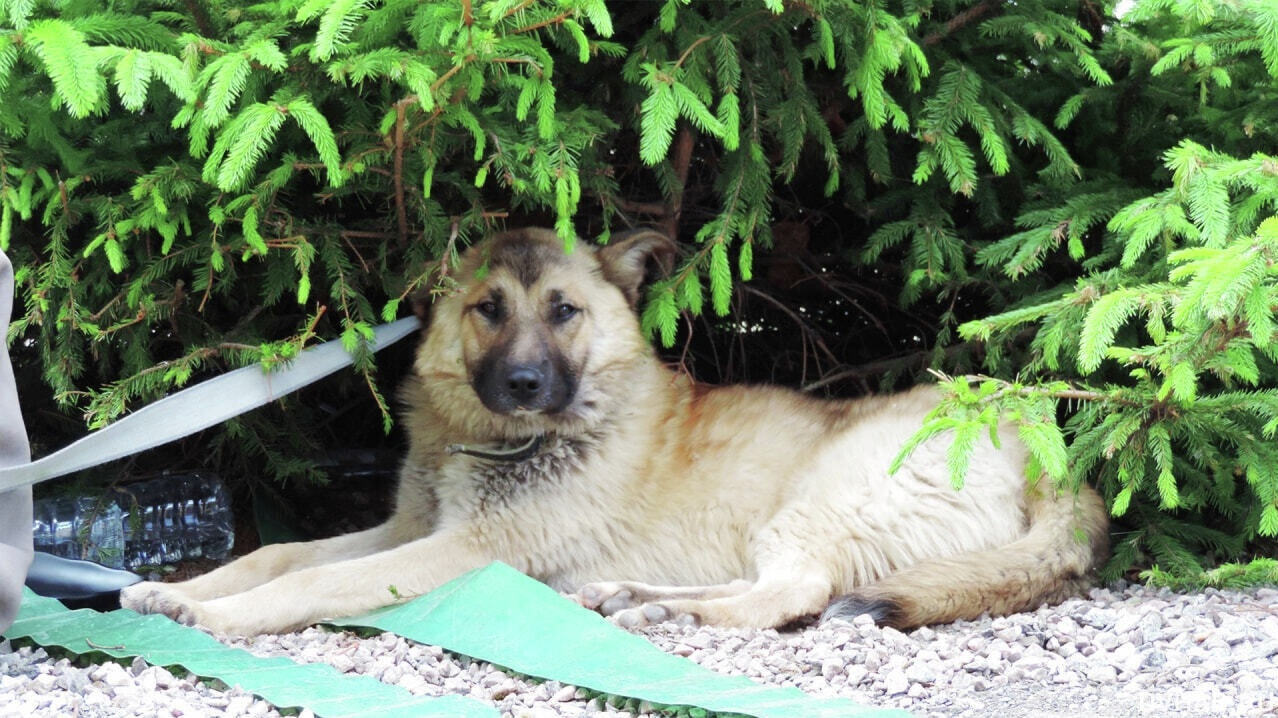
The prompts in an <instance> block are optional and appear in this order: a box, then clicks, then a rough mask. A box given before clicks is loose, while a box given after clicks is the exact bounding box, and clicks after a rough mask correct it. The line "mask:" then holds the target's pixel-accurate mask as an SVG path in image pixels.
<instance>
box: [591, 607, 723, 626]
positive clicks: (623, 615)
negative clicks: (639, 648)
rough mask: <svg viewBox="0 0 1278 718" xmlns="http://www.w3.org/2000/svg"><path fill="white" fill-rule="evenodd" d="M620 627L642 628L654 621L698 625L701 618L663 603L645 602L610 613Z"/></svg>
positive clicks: (654, 622)
mask: <svg viewBox="0 0 1278 718" xmlns="http://www.w3.org/2000/svg"><path fill="white" fill-rule="evenodd" d="M611 615H612V619H613V620H614V621H616V622H617V625H618V626H621V627H622V628H643V627H644V626H651V625H653V624H656V623H667V622H669V623H674V624H676V625H679V626H699V625H701V618H700V616H698V615H697V614H695V613H683V612H679V611H676V610H674V609H673V608H671V607H670V606H668V605H666V604H663V603H645V604H643V605H641V606H636V607H634V608H627V609H625V610H621V611H617V612H616V613H613V614H611Z"/></svg>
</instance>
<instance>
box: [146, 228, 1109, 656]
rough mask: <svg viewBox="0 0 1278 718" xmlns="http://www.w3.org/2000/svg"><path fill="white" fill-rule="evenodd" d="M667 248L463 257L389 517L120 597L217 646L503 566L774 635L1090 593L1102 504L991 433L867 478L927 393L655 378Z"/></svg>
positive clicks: (620, 609) (600, 605) (619, 241)
mask: <svg viewBox="0 0 1278 718" xmlns="http://www.w3.org/2000/svg"><path fill="white" fill-rule="evenodd" d="M672 254H673V245H672V244H671V243H670V241H669V240H668V239H666V238H665V237H664V236H662V235H659V234H657V233H655V232H651V231H639V232H636V233H631V234H629V235H628V236H623V237H618V238H616V239H614V241H613V242H612V243H611V244H609V245H608V246H606V247H603V248H599V249H596V248H593V247H588V246H578V247H577V249H576V250H575V251H573V252H571V253H565V252H564V251H563V249H562V245H561V242H560V240H559V239H558V238H556V237H555V235H554V234H553V233H552V232H549V231H547V230H541V229H527V230H522V231H513V232H508V233H505V234H501V235H498V236H496V237H493V238H490V239H489V240H487V241H485V242H482V243H480V244H478V245H476V246H475V247H474V248H472V249H471V250H469V251H468V252H467V253H466V255H465V257H464V261H463V265H462V268H461V270H460V272H459V274H458V275H457V276H458V277H459V281H460V286H459V287H458V289H457V291H455V292H454V293H452V294H450V295H448V296H445V297H443V298H441V299H439V300H437V301H436V302H435V303H434V305H433V307H432V308H431V316H430V317H429V321H428V326H427V329H426V331H425V339H424V341H423V343H422V345H421V348H420V350H419V353H418V355H417V360H416V364H415V374H416V376H415V378H414V380H413V381H412V382H411V386H409V387H408V388H407V390H406V392H405V394H406V400H407V405H408V414H407V429H408V435H409V438H410V446H409V453H408V456H407V459H406V461H405V462H404V467H403V470H402V473H401V478H400V486H399V492H398V496H397V503H396V507H395V512H394V515H393V516H392V517H391V518H390V520H388V521H387V522H386V523H385V524H383V525H382V526H379V527H377V528H373V529H369V530H367V531H362V532H359V533H355V534H350V535H347V536H340V537H337V538H331V539H324V540H320V541H313V542H309V543H293V544H280V545H274V546H266V547H264V548H262V549H260V550H258V551H255V552H253V553H252V554H250V555H248V556H245V557H244V558H241V559H239V560H237V561H235V562H233V563H231V564H229V565H227V566H224V567H222V568H220V569H218V570H216V571H213V572H212V573H209V574H207V575H204V576H201V577H198V578H195V579H193V580H190V581H186V582H184V583H178V584H156V583H143V584H138V585H136V586H133V587H130V588H127V589H125V591H124V592H123V594H122V596H121V600H122V602H123V604H124V605H125V606H126V607H129V608H133V609H135V610H137V611H140V612H144V613H164V614H167V615H169V616H171V617H173V618H176V619H178V620H181V621H183V622H186V623H188V624H189V623H196V624H201V625H203V626H205V627H207V628H209V629H211V630H213V631H217V632H222V633H233V634H255V633H263V632H278V631H287V630H290V629H295V628H298V627H300V626H305V625H307V624H309V623H312V622H315V621H319V620H321V619H324V618H326V617H334V616H343V615H351V614H356V613H360V612H363V611H368V610H370V609H373V608H377V607H379V606H382V605H385V604H389V603H394V602H397V601H401V600H405V599H407V598H409V597H412V596H417V595H420V594H422V593H425V592H427V591H430V590H431V589H433V588H435V587H437V586H439V585H440V584H442V583H444V582H446V581H448V580H450V579H452V578H455V577H457V576H459V575H461V574H462V573H464V572H466V571H468V570H470V569H474V568H478V567H480V566H484V565H486V564H487V563H489V562H491V561H494V560H501V561H504V562H506V563H508V564H510V565H512V566H514V567H516V568H518V569H519V570H521V571H524V572H525V573H527V574H529V575H531V576H534V577H536V578H539V579H541V580H543V581H545V582H547V583H549V584H550V585H551V586H553V587H555V588H557V589H560V590H562V591H576V592H577V593H576V596H577V598H578V600H579V601H580V602H581V603H583V604H584V605H586V606H588V607H590V608H597V609H599V610H601V611H603V612H604V613H607V614H614V615H616V617H617V620H618V621H619V622H620V623H621V624H622V625H626V626H636V625H642V624H645V623H648V622H655V621H665V620H675V621H683V622H700V623H704V624H710V625H722V626H756V627H772V626H780V625H783V624H785V623H787V622H790V621H793V620H794V619H797V618H801V617H804V616H808V615H812V614H816V613H819V612H821V611H822V610H823V609H826V608H827V606H830V607H831V611H832V612H833V613H835V614H839V615H848V614H856V613H862V612H868V613H870V614H871V615H873V616H874V617H875V618H876V619H878V620H879V621H880V622H883V623H887V624H890V625H893V626H897V627H909V626H917V625H922V624H928V623H940V622H946V621H953V620H956V619H960V618H975V617H976V616H979V615H980V614H982V613H984V612H987V611H988V612H991V613H996V614H999V613H1008V612H1013V611H1020V610H1025V609H1029V608H1033V607H1036V606H1038V605H1039V604H1041V603H1043V602H1050V601H1058V600H1062V599H1064V598H1065V597H1067V596H1069V595H1071V594H1074V593H1075V592H1077V591H1079V590H1080V589H1082V588H1083V587H1085V586H1086V585H1087V584H1088V583H1089V581H1090V578H1091V573H1092V572H1093V569H1094V567H1095V566H1096V564H1097V561H1098V560H1099V558H1100V557H1101V556H1102V555H1103V554H1104V552H1105V550H1106V514H1105V511H1104V507H1103V505H1102V503H1101V501H1100V499H1099V497H1098V496H1097V495H1096V494H1095V492H1094V491H1092V490H1090V489H1087V488H1084V489H1083V490H1082V491H1081V492H1080V493H1078V494H1073V493H1066V494H1064V495H1060V494H1059V493H1058V492H1057V491H1055V490H1054V489H1053V487H1051V486H1049V485H1048V483H1049V482H1048V481H1046V480H1040V481H1038V482H1037V483H1036V485H1032V484H1027V482H1026V477H1025V466H1026V459H1027V452H1026V450H1025V448H1024V447H1023V446H1022V445H1021V444H1020V443H1019V442H1017V441H1016V439H1015V438H1014V437H1015V431H1014V429H1013V428H1012V427H1006V428H1005V430H1004V431H1002V432H1001V434H1000V435H1001V439H1002V441H1001V448H995V447H994V446H993V445H992V444H991V443H989V442H988V441H983V442H982V443H980V444H979V445H978V446H977V448H976V451H975V454H974V455H973V457H972V460H971V469H970V470H969V472H968V474H967V478H966V484H965V486H964V487H963V489H962V490H958V491H956V490H954V489H953V488H951V486H950V482H949V476H948V471H947V468H946V461H945V453H946V449H947V447H948V445H949V437H948V436H945V435H942V436H940V437H939V438H936V439H933V440H931V441H928V442H925V443H924V444H923V445H921V446H919V447H918V448H917V449H916V450H915V451H914V453H913V455H912V456H911V457H910V458H909V459H908V461H906V462H905V464H904V466H903V467H902V468H901V469H900V470H899V471H898V472H897V473H895V474H892V475H889V474H888V466H889V464H890V463H891V461H892V459H893V457H894V456H895V455H896V454H897V451H898V449H899V448H900V447H901V445H902V443H903V442H904V441H905V439H906V438H907V437H909V436H910V435H911V434H912V433H913V432H914V431H915V430H916V429H918V428H919V426H920V424H921V421H922V418H923V416H924V415H925V414H926V413H927V412H928V411H929V410H930V409H931V408H932V407H933V406H934V405H935V403H936V393H935V391H934V390H933V389H931V388H922V387H921V388H916V389H914V390H912V391H908V392H905V393H903V394H897V395H893V396H882V397H874V398H867V399H860V400H856V401H824V400H817V399H813V398H810V397H807V396H804V395H801V394H798V393H795V392H793V391H789V390H786V389H780V388H773V387H742V386H727V387H712V386H707V385H704V384H699V383H697V382H695V381H693V380H692V379H690V378H689V377H687V376H686V375H684V374H681V373H677V372H672V371H670V370H669V369H667V368H666V367H665V366H664V365H662V364H661V363H660V362H659V361H658V360H657V358H656V357H655V355H654V353H653V351H652V349H651V347H650V346H649V345H648V343H647V342H646V341H645V339H644V336H643V334H642V333H641V332H640V330H639V326H638V322H637V321H636V316H635V307H636V304H637V302H638V297H639V296H640V289H641V285H642V282H643V279H644V274H645V268H646V267H648V266H649V265H650V262H651V260H653V259H657V260H663V259H664V260H668V259H669V258H670V256H672ZM533 436H542V437H544V441H543V443H542V445H541V446H540V448H539V449H538V451H537V452H536V453H535V454H534V455H532V456H531V457H529V458H525V459H522V460H516V461H511V460H496V459H492V458H480V457H476V456H473V455H468V454H465V453H450V449H449V447H450V445H454V444H464V445H468V446H470V447H488V448H489V449H493V448H496V447H501V446H513V445H517V444H521V443H523V442H524V441H525V440H526V439H528V438H529V437H533ZM639 582H642V583H639ZM839 596H844V598H843V599H841V600H839V601H836V602H835V603H834V604H831V600H832V599H834V598H835V597H839Z"/></svg>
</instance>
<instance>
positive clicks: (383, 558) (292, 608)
mask: <svg viewBox="0 0 1278 718" xmlns="http://www.w3.org/2000/svg"><path fill="white" fill-rule="evenodd" d="M493 558H494V557H490V556H487V555H485V553H484V552H482V551H480V550H479V549H478V548H477V547H476V546H475V545H474V543H473V542H472V541H471V540H470V539H469V536H467V535H466V534H464V533H462V532H441V533H437V534H433V535H431V536H427V537H426V538H422V539H418V540H416V541H413V542H411V543H407V544H404V545H402V546H398V547H396V548H393V549H390V550H387V551H383V552H381V553H376V554H372V555H370V556H364V557H361V558H355V559H350V560H346V561H338V562H336V563H331V564H326V565H322V566H313V567H311V568H305V569H302V570H299V571H294V572H292V573H287V574H284V575H282V576H280V577H278V578H275V579H274V580H271V581H269V582H267V583H264V584H262V585H261V586H258V587H256V588H253V589H250V590H247V591H244V592H242V593H237V594H233V595H230V596H224V597H222V598H217V599H213V600H210V601H187V602H184V603H183V604H182V605H173V606H169V607H167V608H166V609H165V610H164V611H163V612H164V613H165V614H167V615H169V616H170V617H171V618H174V619H175V620H178V621H180V622H182V623H186V624H188V625H192V624H195V625H200V626H203V627H205V628H207V629H209V630H211V631H213V632H215V633H225V634H231V635H241V636H249V635H255V634H258V633H283V632H287V631H292V630H295V629H298V628H302V627H304V626H307V625H309V624H312V623H315V622H317V621H320V620H323V619H325V618H337V617H341V616H353V615H357V614H360V613H364V612H366V611H371V610H373V609H375V608H379V607H381V606H385V605H388V604H392V603H398V602H401V601H404V600H407V599H410V598H413V597H415V596H419V595H421V594H424V593H426V592H428V591H431V590H433V589H435V588H436V587H438V586H440V585H441V584H443V583H446V582H447V581H450V580H452V579H454V578H456V577H458V576H460V575H461V574H463V573H465V572H467V571H469V570H471V569H475V568H479V567H482V566H485V565H487V564H488V563H489V562H491V560H492V559H493Z"/></svg>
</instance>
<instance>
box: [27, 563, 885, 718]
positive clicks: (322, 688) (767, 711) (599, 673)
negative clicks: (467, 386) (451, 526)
mask: <svg viewBox="0 0 1278 718" xmlns="http://www.w3.org/2000/svg"><path fill="white" fill-rule="evenodd" d="M331 623H332V624H334V625H338V626H362V627H368V628H375V629H379V630H382V631H389V632H391V633H395V634H398V635H400V636H403V637H405V638H408V639H411V640H414V641H418V642H420V643H426V644H431V645H437V646H441V647H443V648H445V649H447V650H450V651H453V652H455V653H460V654H462V655H466V656H470V657H472V658H476V659H479V660H484V661H488V662H490V663H494V664H496V665H498V666H502V667H504V668H507V669H510V670H513V671H516V672H519V673H523V674H526V675H529V676H533V677H536V678H543V679H547V680H556V681H559V682H561V683H567V684H571V685H576V686H582V687H585V688H589V689H591V690H594V691H598V692H600V693H605V694H609V695H615V696H623V697H626V698H637V699H639V700H646V701H649V702H651V703H654V704H657V705H664V706H679V707H688V708H701V709H704V710H706V711H713V712H721V713H739V714H744V715H749V716H757V717H758V718H773V717H784V718H791V717H793V716H804V717H812V718H825V717H831V718H832V717H834V716H840V717H845V716H875V717H876V718H877V717H879V716H903V715H908V714H906V713H904V712H902V711H894V710H885V709H878V708H866V707H864V706H860V705H857V704H856V703H853V702H852V701H850V700H846V699H840V698H814V697H812V696H809V695H807V694H805V693H803V692H802V691H800V690H798V689H797V688H778V687H773V686H762V685H759V684H757V683H754V682H753V681H751V680H750V679H748V678H745V677H743V676H724V675H720V674H718V673H715V672H713V671H710V670H708V669H706V668H703V667H701V666H699V665H697V664H696V663H693V662H692V661H689V660H687V659H684V658H680V657H678V656H672V655H669V654H667V653H664V652H662V651H661V650H660V649H658V648H656V647H655V646H653V645H652V644H651V643H649V642H648V641H647V640H645V639H644V638H643V637H641V636H636V635H633V634H630V633H627V632H625V631H623V630H620V629H618V628H616V627H615V626H613V625H612V624H610V623H608V622H607V621H606V620H604V619H603V618H602V617H601V616H599V615H598V614H596V613H594V612H593V611H588V610H586V609H584V608H581V607H580V606H577V605H576V604H574V603H572V602H571V601H567V600H565V599H564V598H563V597H562V596H560V595H558V594H557V593H555V592H554V591H553V590H551V589H550V588H548V587H547V586H545V585H544V584H542V583H539V582H537V581H535V580H533V579H531V578H528V577H527V576H524V575H523V574H521V573H519V572H518V571H515V570H514V569H512V568H510V567H509V566H506V565H504V564H500V563H495V564H492V565H490V566H488V567H486V568H483V569H479V570H476V571H472V572H470V573H468V574H466V575H464V576H462V577H460V578H458V579H456V580H454V581H451V582H449V583H448V584H445V585H444V586H442V587H440V588H439V589H436V590H435V591H432V592H431V593H429V594H427V595H425V596H422V597H421V598H418V599H416V600H413V601H410V602H408V603H405V604H401V605H398V606H392V607H388V608H384V609H381V610H378V611H374V612H373V613H369V614H367V615H364V616H359V617H355V618H348V619H341V620H336V621H332V622H331ZM5 635H6V636H8V637H10V638H30V639H31V640H33V641H35V642H36V643H39V644H41V645H47V646H49V645H56V646H62V647H63V648H66V649H68V650H70V651H73V652H75V653H89V652H92V651H100V652H102V653H106V654H109V655H111V656H115V657H117V658H123V657H131V656H141V657H142V658H143V659H144V660H146V661H147V662H148V663H152V664H155V665H162V666H182V667H183V668H185V669H186V670H188V671H190V672H191V673H194V674H196V675H199V676H204V677H210V678H217V679H219V680H221V681H222V682H224V683H227V684H228V685H238V686H240V687H241V688H243V689H244V690H247V691H251V692H253V693H255V694H257V695H259V696H261V697H263V698H265V699H266V700H268V701H270V702H271V703H274V704H275V705H277V706H281V707H306V708H310V709H311V710H312V711H314V712H315V714H316V715H317V716H326V717H327V716H332V717H337V716H365V715H366V716H379V717H380V716H400V715H402V716H432V715H448V716H458V717H459V718H465V717H467V716H490V715H495V714H496V713H495V711H494V710H493V709H492V708H491V707H488V706H484V705H482V704H480V703H478V702H476V701H473V700H470V699H467V698H462V697H444V698H433V699H432V698H415V697H413V696H411V695H410V694H409V693H408V692H407V691H405V690H403V689H401V688H398V687H396V686H390V685H386V684H383V683H381V682H379V681H377V680H374V679H372V678H367V677H363V676H348V675H343V674H340V673H338V672H337V671H336V670H334V669H333V668H331V667H329V666H327V665H322V664H312V665H298V664H296V663H294V662H292V661H290V660H288V659H286V658H258V657H255V656H253V655H252V654H249V653H247V652H246V651H242V650H239V649H235V648H229V647H227V646H224V645H222V644H221V643H219V642H218V641H216V640H215V639H213V638H212V637H211V636H208V635H207V634H204V633H202V632H200V631H198V630H195V629H191V628H186V627H184V626H181V625H178V624H177V623H174V622H173V621H170V620H169V619H167V618H164V617H162V616H139V615H137V614H135V613H133V612H132V611H125V610H119V611H112V612H110V613H96V612H94V611H87V610H80V611H68V610H67V609H65V608H64V607H62V605H61V604H60V603H58V602H57V601H54V600H53V599H47V598H41V597H39V596H36V595H35V594H33V593H31V592H29V591H28V592H27V594H26V595H25V597H24V599H23V604H22V610H21V612H20V613H19V615H18V620H17V621H16V622H15V623H14V625H13V627H12V628H11V629H10V630H8V631H6V632H5Z"/></svg>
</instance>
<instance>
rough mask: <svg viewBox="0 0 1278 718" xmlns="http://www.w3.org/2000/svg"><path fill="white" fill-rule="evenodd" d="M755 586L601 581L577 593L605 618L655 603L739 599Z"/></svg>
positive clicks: (742, 583)
mask: <svg viewBox="0 0 1278 718" xmlns="http://www.w3.org/2000/svg"><path fill="white" fill-rule="evenodd" d="M753 585H754V584H753V583H752V582H750V581H746V580H745V579H740V580H737V581H733V582H731V583H721V584H715V585H712V586H654V585H652V584H648V583H642V582H639V581H600V582H598V583H588V584H586V585H585V586H582V587H581V588H580V589H578V590H577V593H576V594H574V598H575V599H576V601H577V603H580V604H581V605H582V606H585V607H586V608H589V609H591V610H595V611H598V612H600V613H602V614H603V615H605V616H611V615H613V614H614V613H618V612H620V611H624V610H626V609H628V608H634V607H636V606H641V605H643V604H645V603H650V602H653V601H668V600H676V599H678V600H706V599H712V598H726V597H728V596H736V595H738V594H742V593H745V592H746V591H748V590H750V587H751V586H753Z"/></svg>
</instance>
